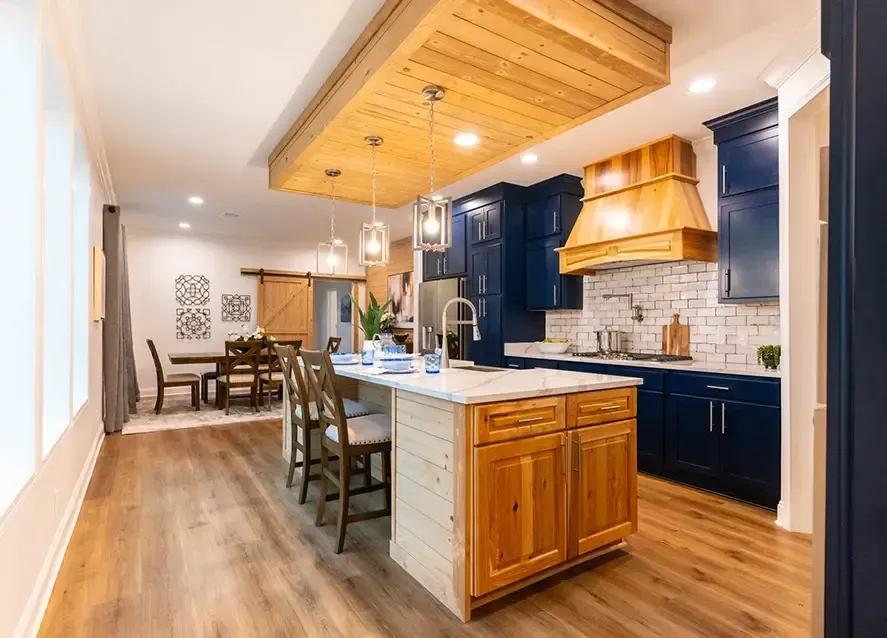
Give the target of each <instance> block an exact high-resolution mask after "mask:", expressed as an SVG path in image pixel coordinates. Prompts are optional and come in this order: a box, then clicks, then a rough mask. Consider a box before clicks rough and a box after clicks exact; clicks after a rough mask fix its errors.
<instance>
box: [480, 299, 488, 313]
mask: <svg viewBox="0 0 887 638" xmlns="http://www.w3.org/2000/svg"><path fill="white" fill-rule="evenodd" d="M480 307H481V308H483V314H482V315H481V316H482V317H486V316H487V300H486V299H481V300H480Z"/></svg>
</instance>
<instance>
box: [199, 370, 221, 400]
mask: <svg viewBox="0 0 887 638" xmlns="http://www.w3.org/2000/svg"><path fill="white" fill-rule="evenodd" d="M218 378H219V367H218V366H216V369H215V370H210V371H209V372H204V373H203V374H201V375H200V396H201V398H202V399H203V402H204V403H209V382H210V381H215V380H216V379H218ZM218 393H219V386H218V385H216V394H218Z"/></svg>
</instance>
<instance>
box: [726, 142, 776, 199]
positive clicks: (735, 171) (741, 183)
mask: <svg viewBox="0 0 887 638" xmlns="http://www.w3.org/2000/svg"><path fill="white" fill-rule="evenodd" d="M718 163H719V164H720V166H721V174H720V175H719V176H718V185H719V192H720V194H721V195H725V196H726V195H739V194H741V193H747V192H748V191H753V190H759V189H761V188H770V187H771V186H777V185H779V129H778V127H776V126H773V127H771V128H768V129H765V130H763V131H758V132H757V133H751V134H749V135H743V136H742V137H739V138H736V139H735V140H731V141H729V142H724V143H723V144H721V145H719V146H718Z"/></svg>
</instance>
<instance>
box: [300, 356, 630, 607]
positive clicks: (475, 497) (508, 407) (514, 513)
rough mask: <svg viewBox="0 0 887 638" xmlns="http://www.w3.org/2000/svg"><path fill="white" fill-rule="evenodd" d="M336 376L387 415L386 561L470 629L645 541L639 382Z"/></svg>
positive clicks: (512, 375) (493, 374)
mask: <svg viewBox="0 0 887 638" xmlns="http://www.w3.org/2000/svg"><path fill="white" fill-rule="evenodd" d="M336 372H337V374H338V377H339V385H340V388H341V390H342V393H343V395H345V396H349V397H351V398H356V399H359V400H360V401H361V402H363V403H364V404H368V406H369V407H371V408H372V409H373V411H376V412H384V413H386V414H390V415H391V417H392V424H393V428H392V429H393V441H392V465H393V469H392V476H393V486H392V489H393V499H392V515H391V542H390V545H389V553H390V556H391V558H392V559H394V561H395V562H397V563H398V564H399V565H400V566H401V567H403V568H404V569H405V570H406V571H407V572H408V573H409V574H410V575H411V576H413V578H415V579H416V580H418V581H419V582H420V583H421V584H422V585H423V586H424V587H425V588H426V589H428V591H429V592H431V594H432V595H434V596H435V597H436V598H437V599H438V600H440V601H441V602H442V603H443V604H444V605H446V607H447V608H448V609H450V610H451V611H452V612H453V613H454V614H455V615H456V616H458V617H459V618H461V619H462V620H463V621H468V620H469V619H470V617H471V610H472V609H475V608H477V607H480V606H481V605H484V604H486V603H488V602H490V601H492V600H495V599H496V598H499V597H501V596H503V595H505V594H508V593H511V592H513V591H516V590H518V589H520V588H522V587H525V586H527V585H529V584H532V583H534V582H537V581H539V580H541V579H543V578H546V577H548V576H550V575H552V574H555V573H558V572H560V571H563V570H564V569H567V568H569V567H572V566H574V565H577V564H579V563H581V562H584V561H587V560H589V559H591V558H594V557H595V556H599V555H601V554H602V553H606V552H609V551H612V550H614V549H617V548H619V547H621V546H622V545H623V544H624V541H623V539H624V538H625V537H626V536H627V535H629V534H631V533H632V532H634V531H636V529H637V494H636V481H637V464H636V445H637V444H636V422H635V415H636V410H637V407H636V401H637V392H636V389H635V387H634V386H636V385H639V384H640V383H642V381H641V379H636V378H632V377H622V376H610V375H601V374H586V373H580V372H570V371H562V370H547V369H533V370H508V369H493V368H487V369H476V368H475V369H472V367H470V366H469V367H454V368H449V369H445V370H442V371H441V372H440V374H434V375H429V374H426V373H425V372H424V371H421V372H414V373H411V374H376V373H374V371H373V369H372V368H368V367H363V366H360V365H353V366H337V367H336ZM288 412H289V411H288V410H285V411H284V413H285V414H288ZM286 421H288V418H287V419H285V423H284V453H285V454H287V456H288V448H289V441H288V434H289V431H290V428H289V424H288V423H287V422H286Z"/></svg>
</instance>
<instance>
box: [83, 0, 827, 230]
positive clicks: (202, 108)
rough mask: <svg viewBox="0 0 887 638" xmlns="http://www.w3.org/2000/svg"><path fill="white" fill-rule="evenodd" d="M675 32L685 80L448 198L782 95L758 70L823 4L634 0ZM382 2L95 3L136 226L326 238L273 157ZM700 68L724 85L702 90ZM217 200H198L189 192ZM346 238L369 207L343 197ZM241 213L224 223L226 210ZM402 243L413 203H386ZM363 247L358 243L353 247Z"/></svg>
mask: <svg viewBox="0 0 887 638" xmlns="http://www.w3.org/2000/svg"><path fill="white" fill-rule="evenodd" d="M634 3H635V4H637V5H639V6H641V7H643V8H644V9H646V10H648V11H650V12H651V13H653V14H654V15H656V16H657V17H659V18H660V19H662V20H664V21H665V22H667V23H668V24H671V25H672V27H673V28H674V44H673V45H672V50H671V54H672V58H671V59H672V84H671V86H669V87H667V88H665V89H662V90H660V91H657V92H656V93H654V94H652V95H649V96H647V97H645V98H643V99H641V100H639V101H637V102H634V103H632V104H629V105H628V106H625V107H622V108H620V109H617V110H616V111H613V112H612V113H609V114H607V115H605V116H603V117H601V118H598V119H596V120H593V121H591V122H588V123H587V124H585V125H583V126H580V127H578V128H576V129H573V130H572V131H569V132H567V133H564V134H563V135H561V136H559V137H557V138H554V139H552V140H549V141H547V142H544V143H542V144H539V145H538V146H537V147H536V148H535V149H534V152H535V153H536V154H537V155H538V156H539V162H538V163H537V164H536V165H533V166H524V165H522V164H521V163H520V162H519V161H518V158H516V157H515V158H512V159H509V160H506V161H505V162H502V163H501V164H499V165H497V166H494V167H492V168H489V169H487V170H485V171H482V172H480V173H478V174H476V175H473V176H472V177H469V178H467V179H465V180H462V181H461V182H459V183H457V184H454V185H451V186H450V187H447V188H446V189H443V190H442V191H441V192H443V193H445V194H448V195H452V196H454V197H458V196H460V195H464V194H466V193H470V192H472V191H473V190H477V189H478V188H482V187H484V186H488V185H490V184H494V183H496V182H499V181H510V182H514V183H517V184H532V183H534V182H536V181H539V180H541V179H545V178H546V177H550V176H552V175H556V174H558V173H562V172H567V173H573V174H576V175H581V174H582V167H583V166H584V165H585V164H588V163H590V162H593V161H595V160H597V159H601V158H603V157H606V156H608V155H610V154H613V153H616V152H619V151H621V150H624V149H626V148H630V147H632V146H636V145H638V144H642V143H644V142H646V141H649V140H652V139H655V138H657V137H661V136H663V135H666V134H668V133H677V134H679V135H683V136H685V137H688V138H690V139H698V138H701V137H704V136H705V135H706V133H707V130H706V129H705V127H703V126H702V125H701V122H702V121H704V120H706V119H709V118H711V117H715V116H718V115H722V114H724V113H727V112H729V111H731V110H734V109H736V108H740V107H742V106H746V105H748V104H752V103H754V102H756V101H759V100H761V99H765V98H767V97H771V96H772V95H774V91H773V89H772V88H770V87H769V86H767V85H766V84H764V82H763V81H761V80H760V79H759V75H760V74H761V72H762V71H763V70H764V69H765V68H766V66H767V65H768V64H769V63H770V62H771V60H773V58H774V57H776V55H777V54H778V53H779V52H780V51H781V50H782V48H784V47H785V46H786V45H787V44H788V42H789V41H790V40H791V39H792V37H793V36H795V35H796V34H797V33H798V32H799V31H800V30H801V29H802V28H803V27H804V26H805V25H806V24H807V23H808V22H809V20H810V19H811V18H812V16H813V15H814V14H815V12H816V10H817V6H818V0H742V1H741V2H737V1H736V0H634ZM381 4H382V0H324V1H323V2H308V1H306V0H297V1H294V0H261V1H260V2H243V0H187V1H182V0H115V1H114V2H107V1H105V0H82V1H81V2H80V7H81V19H82V29H83V33H82V38H83V42H84V44H85V48H86V67H87V69H86V70H87V72H88V74H89V76H90V78H91V80H92V83H93V85H94V90H95V94H96V95H95V97H96V101H97V103H98V112H99V119H100V122H99V123H100V126H101V130H102V134H103V136H104V139H105V144H106V152H107V156H108V163H109V165H110V169H111V177H112V179H113V183H114V188H115V191H116V194H117V203H118V204H119V205H121V207H122V208H123V211H124V214H125V217H126V220H127V223H128V224H129V225H130V226H131V227H137V228H146V229H156V230H163V231H170V230H175V229H176V225H177V224H178V222H180V221H188V222H190V223H191V225H192V230H191V231H190V232H197V233H211V234H214V233H218V234H231V235H246V236H251V237H274V238H276V239H281V238H285V237H292V238H293V240H294V241H296V240H298V241H300V242H304V241H322V240H324V239H326V238H327V237H328V234H329V230H328V228H329V226H328V224H329V220H328V216H329V208H330V202H329V200H328V199H323V198H315V197H307V196H301V195H293V194H285V193H277V192H272V191H269V190H268V189H267V157H268V154H269V153H270V151H271V150H272V149H273V148H274V146H275V145H276V143H277V141H278V140H279V139H280V137H281V136H282V135H283V133H284V132H285V131H286V130H287V128H288V127H289V125H290V124H291V123H292V122H293V121H294V120H295V119H296V117H297V116H298V115H299V113H300V112H301V111H302V109H303V108H304V107H305V106H306V105H307V104H308V102H309V101H310V100H311V98H312V97H313V95H314V94H315V92H316V91H317V90H318V89H319V88H320V86H321V85H322V84H323V82H324V81H325V79H326V78H327V76H328V75H329V74H330V72H332V70H333V68H334V67H335V66H336V64H337V63H338V61H339V60H340V59H341V57H342V56H343V55H344V54H345V53H346V51H347V50H348V48H349V47H350V46H351V44H352V43H353V42H354V40H355V39H356V38H357V36H358V35H359V33H360V32H361V31H362V29H363V28H364V26H365V25H366V24H367V22H369V20H370V19H371V18H372V16H373V15H374V13H375V12H376V10H378V8H379V7H380V6H381ZM699 75H708V76H712V77H714V78H715V79H716V80H717V86H716V87H715V89H714V91H712V92H711V93H709V94H705V95H690V94H688V92H687V86H688V85H689V83H690V82H691V80H692V79H693V78H695V77H697V76H699ZM193 194H198V195H201V196H202V197H203V198H204V199H205V200H206V203H205V204H204V205H203V206H202V207H200V208H196V207H193V206H191V205H189V204H188V203H187V201H186V200H187V197H188V196H189V195H193ZM336 210H337V224H336V226H337V231H339V230H340V229H341V232H337V234H342V235H343V236H344V237H345V238H346V240H349V238H350V237H352V236H353V237H355V240H356V234H357V228H358V225H359V223H360V222H361V221H364V218H366V217H368V207H366V206H361V205H356V204H347V203H340V204H338V205H337V207H336ZM231 212H233V213H237V214H239V215H240V217H239V218H238V219H222V218H221V215H222V214H223V213H231ZM380 217H382V218H383V219H384V220H385V221H388V222H389V223H391V224H392V234H393V236H394V237H398V236H403V235H406V234H407V233H408V232H409V223H410V222H409V212H408V207H404V209H401V210H400V211H389V210H383V211H381V213H380ZM349 241H350V240H349Z"/></svg>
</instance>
